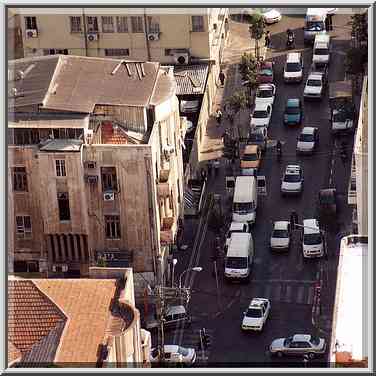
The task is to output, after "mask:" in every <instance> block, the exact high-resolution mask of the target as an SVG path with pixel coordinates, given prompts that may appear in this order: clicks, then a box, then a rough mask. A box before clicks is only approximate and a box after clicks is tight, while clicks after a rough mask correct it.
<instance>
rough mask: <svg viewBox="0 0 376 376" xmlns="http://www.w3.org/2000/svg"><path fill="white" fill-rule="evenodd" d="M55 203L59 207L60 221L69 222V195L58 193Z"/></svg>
mask: <svg viewBox="0 0 376 376" xmlns="http://www.w3.org/2000/svg"><path fill="white" fill-rule="evenodd" d="M57 202H58V206H59V219H60V221H70V209H69V194H68V192H59V193H58V194H57Z"/></svg>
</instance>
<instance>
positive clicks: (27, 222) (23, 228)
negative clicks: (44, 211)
mask: <svg viewBox="0 0 376 376" xmlns="http://www.w3.org/2000/svg"><path fill="white" fill-rule="evenodd" d="M16 235H17V238H21V239H24V238H30V237H31V219H30V215H16Z"/></svg>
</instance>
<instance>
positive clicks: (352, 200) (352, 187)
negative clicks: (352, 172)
mask: <svg viewBox="0 0 376 376" xmlns="http://www.w3.org/2000/svg"><path fill="white" fill-rule="evenodd" d="M347 201H348V204H349V205H356V177H355V176H351V178H350V184H349V190H348V193H347Z"/></svg>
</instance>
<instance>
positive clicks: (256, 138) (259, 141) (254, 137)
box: [247, 127, 268, 151]
mask: <svg viewBox="0 0 376 376" xmlns="http://www.w3.org/2000/svg"><path fill="white" fill-rule="evenodd" d="M267 139H268V130H267V128H266V127H259V128H255V129H253V130H251V131H250V132H249V135H248V139H247V145H258V146H259V147H260V149H261V150H262V151H266V144H267Z"/></svg>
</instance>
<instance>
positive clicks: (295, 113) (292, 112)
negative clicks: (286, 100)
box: [286, 107, 300, 115]
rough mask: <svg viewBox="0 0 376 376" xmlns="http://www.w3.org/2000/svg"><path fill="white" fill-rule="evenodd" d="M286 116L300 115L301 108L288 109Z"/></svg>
mask: <svg viewBox="0 0 376 376" xmlns="http://www.w3.org/2000/svg"><path fill="white" fill-rule="evenodd" d="M286 114H288V115H297V114H300V108H299V107H286Z"/></svg>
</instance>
